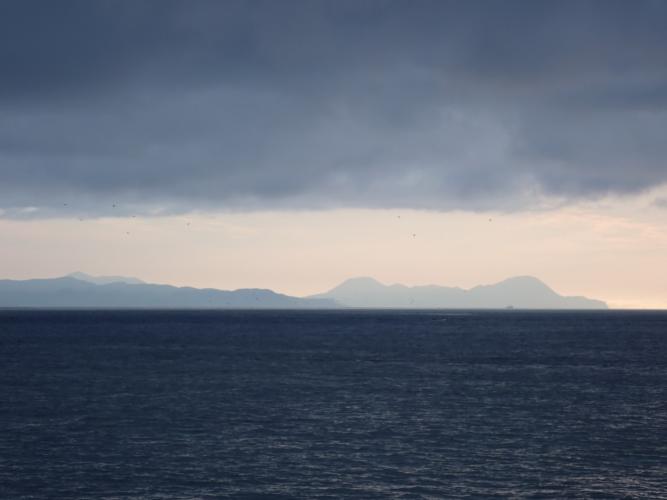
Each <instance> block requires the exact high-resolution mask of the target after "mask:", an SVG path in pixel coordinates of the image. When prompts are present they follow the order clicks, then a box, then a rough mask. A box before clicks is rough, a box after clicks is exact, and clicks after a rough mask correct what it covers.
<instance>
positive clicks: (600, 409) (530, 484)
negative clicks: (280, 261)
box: [0, 310, 667, 499]
mask: <svg viewBox="0 0 667 500" xmlns="http://www.w3.org/2000/svg"><path fill="white" fill-rule="evenodd" d="M0 498H2V499H41V498H53V499H70V498H71V499H200V498H201V499H215V498H234V499H292V498H295V499H339V498H362V499H365V498H368V499H381V498H396V499H422V498H423V499H449V498H452V499H456V498H567V499H577V498H586V499H588V498H647V499H648V498H650V499H660V498H667V313H665V312H628V311H598V312H569V311H562V312H545V311H541V312H540V311H534V312H524V311H518V310H514V311H388V310H385V311H378V310H340V311H145V310H132V311H121V310H106V311H92V310H78V311H74V310H69V311H68V310H60V311H43V310H3V311H0Z"/></svg>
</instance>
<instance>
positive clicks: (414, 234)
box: [63, 203, 493, 238]
mask: <svg viewBox="0 0 667 500" xmlns="http://www.w3.org/2000/svg"><path fill="white" fill-rule="evenodd" d="M66 206H67V203H63V207H66ZM111 208H117V205H116V204H115V203H112V204H111ZM131 217H132V218H133V219H136V218H137V216H136V215H132V216H131ZM396 217H397V218H398V219H400V218H401V216H400V215H397V216H396ZM83 220H84V219H83V218H82V217H79V221H83ZM489 222H493V219H491V218H489ZM185 225H186V227H190V222H186V223H185ZM125 234H126V235H127V236H129V235H130V232H129V231H126V232H125ZM412 237H413V238H416V237H417V233H412Z"/></svg>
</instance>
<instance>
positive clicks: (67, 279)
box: [0, 272, 607, 309]
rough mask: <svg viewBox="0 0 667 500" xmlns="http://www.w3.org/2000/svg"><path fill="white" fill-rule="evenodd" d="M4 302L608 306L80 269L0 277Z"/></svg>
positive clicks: (528, 289) (538, 290)
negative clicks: (146, 278)
mask: <svg viewBox="0 0 667 500" xmlns="http://www.w3.org/2000/svg"><path fill="white" fill-rule="evenodd" d="M0 307H5V308H12V307H43V308H158V309H162V308H164V309H176V308H180V309H188V308H194V309H225V308H229V309H332V308H396V309H607V305H606V304H605V302H603V301H601V300H595V299H589V298H586V297H580V296H576V297H567V296H562V295H559V294H558V293H556V292H555V291H554V290H552V289H551V288H550V287H549V286H547V285H546V284H545V283H543V282H542V281H540V280H539V279H537V278H534V277H531V276H518V277H513V278H508V279H506V280H503V281H501V282H499V283H495V284H491V285H480V286H476V287H473V288H470V289H467V290H466V289H463V288H457V287H446V286H437V285H428V286H412V287H410V286H405V285H401V284H393V285H384V284H382V283H380V282H379V281H377V280H375V279H373V278H368V277H362V278H353V279H349V280H347V281H344V282H343V283H341V284H340V285H338V286H336V287H334V288H333V289H331V290H329V291H328V292H324V293H320V294H316V295H311V296H309V297H294V296H290V295H285V294H281V293H277V292H274V291H272V290H267V289H258V288H242V289H238V290H217V289H213V288H192V287H176V286H171V285H160V284H151V283H145V282H143V281H141V280H139V279H137V278H131V277H123V276H91V275H89V274H85V273H81V272H76V273H71V274H69V275H67V276H63V277H60V278H46V279H30V280H0Z"/></svg>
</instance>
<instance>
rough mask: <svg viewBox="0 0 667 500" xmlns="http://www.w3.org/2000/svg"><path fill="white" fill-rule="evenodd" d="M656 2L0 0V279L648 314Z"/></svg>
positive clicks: (657, 96) (661, 185) (661, 109)
mask: <svg viewBox="0 0 667 500" xmlns="http://www.w3.org/2000/svg"><path fill="white" fill-rule="evenodd" d="M666 61H667V3H666V2H663V1H660V0H656V1H650V0H638V1H632V2H629V1H622V2H619V1H614V0H600V1H586V0H577V1H558V2H551V1H549V2H547V1H540V0H524V1H515V0H507V1H503V2H492V1H481V0H479V1H477V0H472V1H470V0H467V1H462V0H461V1H455V2H452V1H446V0H435V1H427V0H410V1H405V0H403V1H394V0H378V1H374V0H361V1H360V0H355V1H346V0H337V1H336V2H331V1H320V0H303V1H301V0H287V1H285V2H275V1H255V0H244V1H213V0H211V1H208V0H189V1H185V0H180V1H176V0H160V1H157V0H155V1H151V0H143V1H140V2H137V1H135V0H115V1H98V2H90V1H87V0H81V1H73V0H61V1H59V2H52V1H48V0H43V1H36V0H5V1H3V2H1V3H0V67H1V68H2V72H1V74H0V277H3V278H13V279H25V278H32V277H47V276H49V277H50V276H58V275H62V274H66V273H68V272H71V271H75V270H81V271H85V272H89V273H91V274H123V275H134V276H138V277H140V278H142V279H145V280H147V281H154V282H161V283H173V284H177V285H193V286H202V287H218V288H227V289H229V288H232V289H233V288H240V287H266V288H272V289H274V290H277V291H281V292H285V293H291V294H296V295H305V294H309V293H316V292H320V291H323V290H326V289H328V288H331V287H333V286H335V285H336V284H337V283H338V282H340V281H342V280H344V279H346V278H349V277H353V276H359V275H364V276H365V275H370V276H374V277H376V278H377V279H379V280H381V281H383V282H386V283H394V282H402V283H405V284H409V285H418V284H428V283H436V284H443V285H452V286H463V287H469V286H474V285H476V284H480V283H492V282H495V281H499V280H501V279H503V278H506V277H509V276H513V275H527V274H529V275H534V276H536V277H538V278H540V279H542V280H544V281H545V282H546V283H548V284H549V285H550V286H552V287H553V288H555V289H556V290H557V291H558V292H560V293H566V294H574V295H588V296H591V297H595V298H599V299H602V300H606V301H608V302H609V303H610V305H612V306H615V307H659V308H664V307H667V285H665V283H667V161H666V160H665V158H666V157H667V62H666Z"/></svg>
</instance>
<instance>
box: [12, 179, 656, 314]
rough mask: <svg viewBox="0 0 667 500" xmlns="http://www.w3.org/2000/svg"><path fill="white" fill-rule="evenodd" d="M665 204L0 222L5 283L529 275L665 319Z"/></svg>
mask: <svg viewBox="0 0 667 500" xmlns="http://www.w3.org/2000/svg"><path fill="white" fill-rule="evenodd" d="M663 191H664V190H663ZM661 196H662V194H661V193H660V192H659V191H654V192H653V193H649V194H647V195H644V196H639V197H628V198H623V199H619V198H609V199H606V200H602V201H598V202H596V203H587V204H580V205H570V206H567V207H564V208H559V209H552V210H545V211H537V212H522V213H513V214H507V213H504V214H503V213H495V212H484V213H470V212H428V211H415V210H332V211H292V212H289V211H284V212H268V211H267V212H253V213H236V214H233V213H217V214H214V213H193V214H189V215H187V216H185V215H184V216H171V217H143V218H135V219H133V218H102V219H91V220H84V221H79V220H78V219H46V220H24V221H18V220H8V219H0V276H1V277H2V278H12V279H27V278H35V277H55V276H60V275H64V274H67V273H69V272H72V271H77V270H80V271H84V272H87V273H90V274H95V275H109V274H120V275H128V276H136V277H139V278H141V279H144V280H146V281H148V282H157V283H170V284H174V285H190V286H195V287H214V288H221V289H236V288H242V287H262V288H271V289H273V290H276V291H279V292H283V293H288V294H292V295H307V294H312V293H317V292H321V291H325V290H327V289H329V288H331V287H333V286H335V285H337V284H338V283H339V282H341V281H343V280H344V279H347V278H350V277H355V276H372V277H375V278H376V279H378V280H380V281H382V282H385V283H395V282H400V283H404V284H407V285H420V284H440V285H450V286H461V287H464V288H467V287H471V286H475V285H477V284H484V283H493V282H496V281H499V280H502V279H504V278H507V277H509V276H515V275H533V276H536V277H538V278H540V279H542V280H543V281H545V282H546V283H547V284H548V285H550V286H551V287H552V288H554V289H555V290H556V291H557V292H559V293H561V294H566V295H585V296H588V297H592V298H598V299H602V300H605V301H607V302H608V303H609V305H610V306H611V307H624V308H625V307H628V308H635V307H639V308H667V210H666V209H664V208H660V207H658V206H657V205H656V204H655V203H654V200H655V199H657V198H660V197H661ZM489 219H491V221H489ZM188 223H189V225H188ZM128 232H129V233H130V234H127V233H128ZM413 234H414V236H413Z"/></svg>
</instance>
